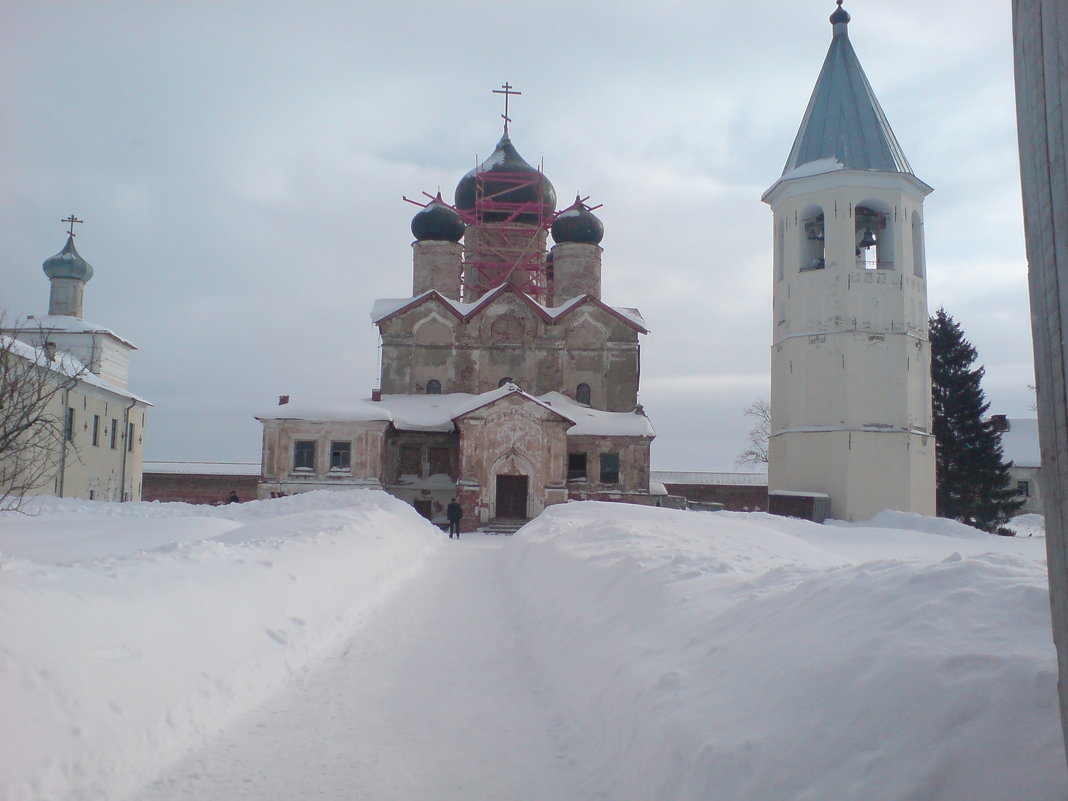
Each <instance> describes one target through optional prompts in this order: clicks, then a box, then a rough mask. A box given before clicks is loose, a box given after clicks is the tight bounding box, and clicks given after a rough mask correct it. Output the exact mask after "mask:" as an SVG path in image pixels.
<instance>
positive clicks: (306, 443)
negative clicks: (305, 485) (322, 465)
mask: <svg viewBox="0 0 1068 801" xmlns="http://www.w3.org/2000/svg"><path fill="white" fill-rule="evenodd" d="M293 469H294V470H314V469H315V440H313V439H298V440H297V441H296V442H294V443H293Z"/></svg>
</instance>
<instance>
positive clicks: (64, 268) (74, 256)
mask: <svg viewBox="0 0 1068 801" xmlns="http://www.w3.org/2000/svg"><path fill="white" fill-rule="evenodd" d="M41 267H42V269H43V270H44V272H45V275H47V276H48V277H49V278H77V279H78V280H79V281H88V280H89V279H90V278H92V277H93V265H91V264H90V263H89V262H87V261H86V260H85V259H83V258H82V257H81V256H80V255H79V254H78V249H77V248H76V247H74V237H72V236H68V237H67V244H66V245H64V246H63V250H61V251H59V253H57V254H56V255H55V256H53V257H52V258H50V259H46V260H45V263H44V264H42V265H41Z"/></svg>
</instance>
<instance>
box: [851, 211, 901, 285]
mask: <svg viewBox="0 0 1068 801" xmlns="http://www.w3.org/2000/svg"><path fill="white" fill-rule="evenodd" d="M853 237H854V238H853V242H854V245H855V246H856V247H855V249H854V250H855V254H856V259H857V267H858V268H859V269H863V270H892V269H894V238H893V236H892V231H891V227H890V214H889V213H888V210H885V209H883V208H880V205H879V204H877V203H875V202H873V201H865V202H864V203H863V204H858V205H857V206H856V207H854V209H853Z"/></svg>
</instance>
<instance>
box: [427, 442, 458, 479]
mask: <svg viewBox="0 0 1068 801" xmlns="http://www.w3.org/2000/svg"><path fill="white" fill-rule="evenodd" d="M429 456H430V475H432V476H436V475H444V476H451V475H452V454H451V453H450V451H449V449H448V448H431V449H430V453H429Z"/></svg>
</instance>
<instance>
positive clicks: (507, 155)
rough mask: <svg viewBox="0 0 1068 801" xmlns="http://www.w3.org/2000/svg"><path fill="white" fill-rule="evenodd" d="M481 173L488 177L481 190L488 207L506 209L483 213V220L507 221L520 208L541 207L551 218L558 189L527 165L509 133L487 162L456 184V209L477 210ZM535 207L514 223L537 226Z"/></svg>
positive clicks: (494, 209)
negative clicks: (476, 202) (495, 175)
mask: <svg viewBox="0 0 1068 801" xmlns="http://www.w3.org/2000/svg"><path fill="white" fill-rule="evenodd" d="M480 173H484V174H487V175H486V178H485V179H484V184H483V187H482V198H483V201H484V202H485V203H487V204H503V205H504V208H500V207H495V208H493V209H492V210H484V212H485V213H484V214H483V220H485V221H486V222H501V221H503V220H506V219H508V218H509V217H511V216H512V214H514V213H515V211H517V210H518V207H520V206H526V205H532V206H533V208H537V207H539V206H540V208H541V213H542V215H551V214H552V213H553V212H554V211H555V210H556V190H555V189H554V188H553V185H552V183H551V182H550V181H549V179H548V178H546V177H545V176H544V175H543V174H542V173H541V172H539V171H538V170H537V169H536V168H534V167H532V166H530V165H529V164H527V162H526V160H525V159H524V158H523V157H522V156H520V155H519V151H517V150H516V149H515V145H513V144H512V140H510V139H509V138H508V135H507V134H505V135H504V136H502V137H501V141H499V142H498V143H497V147H496V148H494V150H493V153H492V154H491V155H490V157H489V158H488V159H486V160H485V161H484V162H482V163H481V164H479V165H478V166H477V167H475V169H473V170H471V171H470V172H469V173H467V174H466V175H465V176H464V177H463V178H461V179H460V182H459V183H458V184H456V208H458V209H461V210H462V211H470V212H473V211H474V210H475V200H476V196H477V192H478V175H479V174H480ZM495 173H496V174H497V177H496V179H495V177H494V174H495ZM533 208H532V209H531V210H530V211H525V212H524V213H523V214H520V215H519V216H518V217H516V219H515V221H516V222H524V223H536V222H537V221H538V220H537V217H538V215H537V214H536V213H534V211H533Z"/></svg>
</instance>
